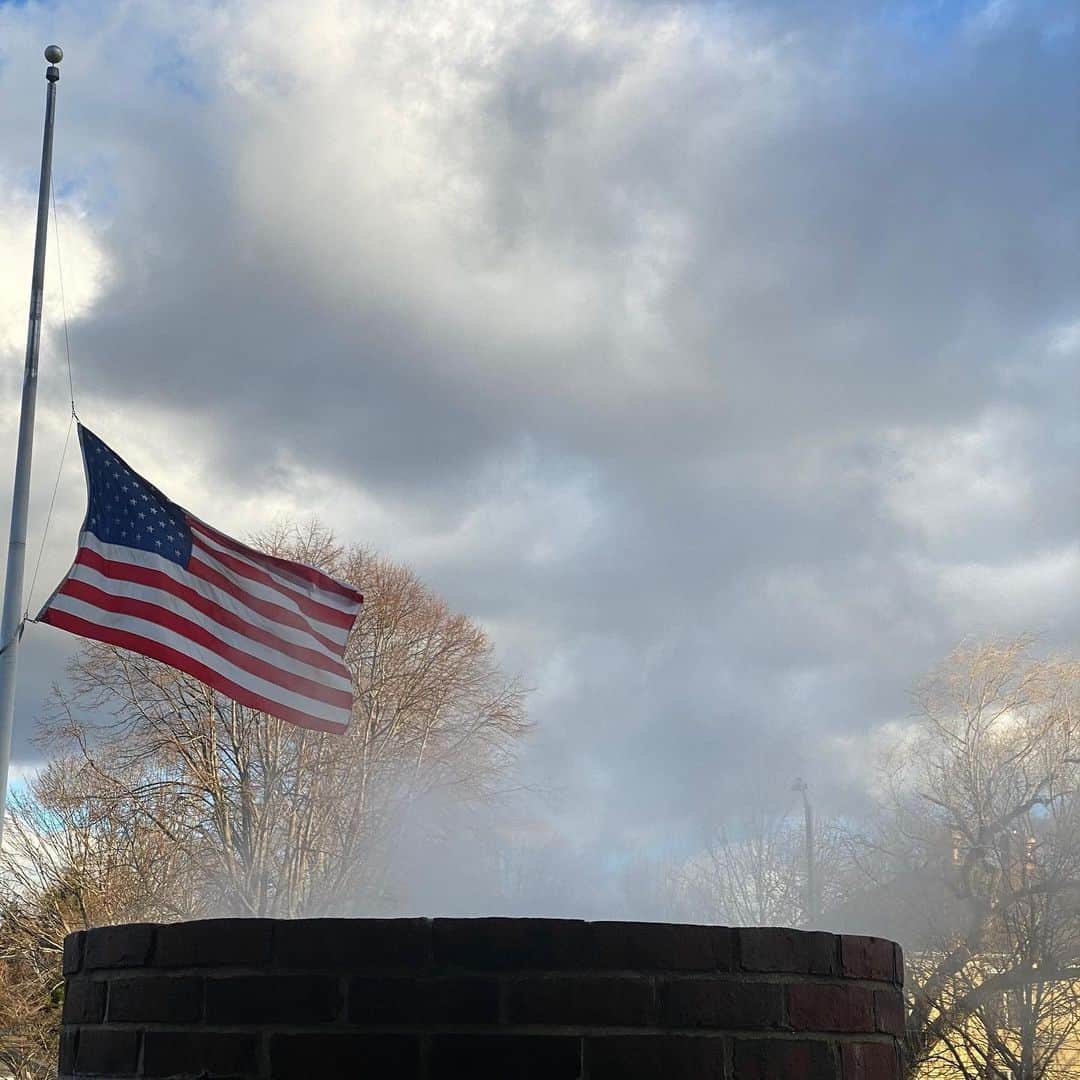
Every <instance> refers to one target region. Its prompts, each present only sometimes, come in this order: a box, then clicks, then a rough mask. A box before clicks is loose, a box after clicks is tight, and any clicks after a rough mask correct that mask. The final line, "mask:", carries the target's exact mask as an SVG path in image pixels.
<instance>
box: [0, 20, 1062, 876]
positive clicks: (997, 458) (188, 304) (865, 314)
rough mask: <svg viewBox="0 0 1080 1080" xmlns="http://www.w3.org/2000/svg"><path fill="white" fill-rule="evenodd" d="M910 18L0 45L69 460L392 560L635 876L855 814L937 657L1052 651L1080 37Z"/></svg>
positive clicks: (38, 656) (83, 31) (33, 674)
mask: <svg viewBox="0 0 1080 1080" xmlns="http://www.w3.org/2000/svg"><path fill="white" fill-rule="evenodd" d="M309 7H310V6H309ZM940 7H941V6H940V5H930V4H928V5H917V4H916V5H912V4H879V5H835V6H834V7H833V8H832V9H831V11H830V12H829V13H828V14H827V15H823V14H822V13H821V10H820V7H819V6H818V5H801V4H783V5H746V6H740V5H728V6H725V7H723V8H720V7H716V6H712V5H695V4H687V5H684V6H679V5H650V4H635V3H629V2H624V3H613V4H598V3H593V2H590V0H574V2H568V3H566V4H564V5H560V6H558V7H557V8H556V7H552V8H547V7H544V8H542V9H540V8H536V7H535V6H531V5H519V4H512V3H508V2H507V3H496V2H494V0H493V2H492V3H491V4H485V5H476V4H470V5H466V6H462V7H461V8H460V9H456V8H447V7H446V6H445V4H428V3H424V2H415V3H412V4H409V5H407V6H406V7H404V8H402V9H401V11H400V13H399V15H398V17H396V18H395V19H394V20H392V21H388V20H387V19H386V18H385V17H384V16H383V15H380V13H379V11H378V10H376V9H375V8H367V7H363V6H360V7H357V8H355V10H350V12H349V13H347V14H346V13H342V12H341V11H339V10H337V9H335V8H334V7H333V6H332V5H326V6H325V8H324V7H322V6H320V5H315V6H314V7H311V10H310V11H308V10H307V9H305V12H304V18H303V20H300V15H299V13H298V12H297V11H296V10H294V8H293V7H291V6H289V5H285V4H276V3H270V4H259V5H247V4H237V5H233V6H230V7H228V8H219V7H216V6H213V5H207V6H205V7H203V6H191V7H189V8H187V9H185V12H184V13H183V14H177V13H172V12H170V11H169V9H168V8H166V7H165V6H157V5H146V6H142V7H140V9H139V11H138V12H132V11H130V10H128V9H121V8H117V9H115V10H113V11H112V12H111V14H110V15H109V16H108V17H104V16H102V15H100V14H98V13H97V11H96V10H95V11H93V12H91V11H90V10H88V9H85V8H83V7H81V6H79V5H63V4H61V5H58V6H56V7H50V8H41V7H33V6H32V7H28V8H19V9H12V8H0V29H2V30H3V31H5V33H4V34H3V41H4V43H5V44H4V55H3V58H2V66H0V82H2V85H3V89H4V91H5V95H8V96H10V99H11V100H12V101H14V102H16V103H17V104H18V108H16V109H13V110H12V112H11V115H9V116H8V117H7V118H6V119H5V120H4V121H3V122H2V126H0V133H2V134H3V135H4V141H3V144H2V145H3V150H0V171H2V175H4V176H6V177H7V178H9V180H10V181H11V183H13V184H14V185H15V187H16V188H20V189H25V188H27V185H28V184H30V182H31V172H30V171H29V167H28V163H29V162H32V161H33V160H34V154H36V149H35V146H34V143H35V139H36V130H35V125H36V124H37V123H38V122H39V120H38V111H37V110H38V109H39V100H38V97H37V95H38V94H39V91H40V86H39V85H38V82H37V77H36V74H35V73H36V71H37V69H36V66H35V65H34V64H33V63H31V62H30V61H29V60H28V59H27V56H30V57H31V59H33V58H34V57H36V51H37V49H38V42H39V39H40V40H41V41H44V39H45V38H46V37H49V36H50V35H52V34H53V30H54V28H55V30H56V33H55V36H57V37H61V36H62V34H61V33H60V31H64V32H65V33H66V34H68V36H69V38H70V41H71V43H72V45H75V46H76V47H73V48H71V49H70V62H69V61H65V69H64V80H63V81H62V82H61V94H62V110H61V114H60V115H61V122H60V130H59V133H58V150H57V162H58V177H59V178H60V181H61V185H62V186H61V191H62V192H64V193H65V194H64V199H63V201H64V205H65V206H66V207H67V208H68V209H66V210H65V213H69V212H70V213H74V212H75V210H76V209H81V210H82V211H83V213H84V217H83V218H81V219H80V220H81V221H82V223H83V227H85V229H86V230H87V233H88V235H89V236H90V237H92V238H93V240H94V242H95V243H96V244H97V245H98V249H99V250H100V251H101V252H102V257H103V259H104V261H105V263H106V264H107V267H108V279H107V283H105V284H103V285H102V291H101V295H100V296H99V297H98V298H97V300H96V301H95V302H94V303H93V304H92V305H89V306H87V307H86V309H85V310H84V311H83V313H82V314H81V316H80V317H79V318H78V319H77V320H76V321H75V322H74V324H73V326H72V334H73V340H74V343H75V345H76V370H77V377H78V383H79V386H80V387H81V388H82V394H81V400H82V403H83V410H84V412H85V413H86V418H87V420H88V422H90V423H91V425H93V424H94V422H95V417H100V418H101V422H102V424H103V425H104V427H105V428H106V430H104V431H103V434H105V435H106V436H107V437H111V438H112V439H113V441H114V442H116V443H117V444H119V445H126V444H127V443H128V442H134V443H135V444H137V446H138V447H140V448H141V449H142V450H143V451H144V452H145V453H146V454H147V455H149V457H150V458H152V460H153V461H154V462H155V464H156V466H157V467H158V468H159V469H161V470H163V472H164V474H165V475H162V476H161V477H155V478H156V479H158V480H159V482H160V483H162V486H166V487H168V484H169V475H170V473H173V474H175V483H176V484H177V485H180V492H179V495H178V497H182V498H188V501H191V499H199V500H204V501H205V504H207V505H208V506H209V509H207V511H206V512H207V513H209V512H210V509H213V508H214V507H221V508H222V510H221V512H222V513H225V514H226V516H228V515H230V514H231V515H232V517H231V519H230V520H226V521H223V522H222V524H224V525H226V526H229V527H233V528H235V529H237V530H238V531H243V530H244V529H245V528H257V527H258V526H259V525H260V524H262V518H263V517H265V516H266V515H269V514H272V513H276V512H277V511H278V510H280V508H281V507H282V506H283V505H285V506H287V507H289V508H294V509H295V508H300V509H307V508H310V509H312V510H320V511H321V512H323V514H324V516H326V517H327V518H328V520H330V521H331V522H332V523H333V524H335V525H337V526H338V528H340V529H341V530H342V531H343V532H346V533H347V534H348V535H349V537H350V538H355V539H357V540H360V541H368V540H370V541H372V542H374V543H377V544H378V545H379V546H380V547H381V548H382V549H383V550H384V551H385V552H386V553H387V554H389V555H392V556H395V557H400V558H402V559H405V560H407V561H410V562H412V563H413V564H414V565H416V566H417V568H418V569H419V571H420V572H421V573H422V574H423V575H424V576H425V578H426V579H428V580H429V581H430V582H431V583H432V584H433V585H435V586H436V587H437V588H439V589H440V590H441V591H442V592H443V593H444V594H445V595H446V596H447V597H448V599H449V600H450V601H451V602H452V603H453V604H455V605H456V606H457V607H459V608H461V609H463V610H465V611H468V612H470V613H473V614H475V615H476V616H477V617H478V618H481V619H483V620H484V621H485V623H486V624H487V625H489V626H490V627H491V629H492V632H493V634H494V636H495V638H496V640H497V642H498V644H499V647H500V649H501V651H502V653H503V655H504V657H505V660H506V663H507V665H508V666H509V667H511V668H513V669H515V670H520V671H521V672H522V674H523V676H524V677H525V679H526V680H527V681H528V682H530V683H531V684H532V685H534V686H535V687H536V688H537V690H536V694H535V697H534V707H533V713H534V718H535V719H536V721H537V723H538V731H537V734H536V736H535V738H534V740H533V743H532V745H531V748H530V750H529V752H528V755H527V758H526V771H527V775H528V776H529V778H530V779H532V780H534V781H535V782H536V783H538V784H541V785H543V786H545V787H549V788H551V789H554V791H555V792H556V795H555V800H554V804H553V805H552V806H550V807H548V808H547V809H542V810H538V811H537V813H538V814H540V815H541V816H544V815H545V814H547V815H550V819H551V821H552V822H556V823H557V826H555V825H553V826H552V827H553V828H555V827H557V829H558V830H561V832H560V835H561V836H563V839H564V842H565V844H567V845H569V846H570V847H573V849H574V850H575V851H576V852H578V854H580V853H581V852H582V851H585V850H587V851H590V852H593V853H595V852H597V851H604V852H619V851H631V850H632V849H633V848H634V847H635V846H636V845H638V844H639V843H640V842H641V839H640V838H641V836H643V835H651V836H655V837H662V836H665V835H668V836H672V837H674V836H679V835H683V834H685V833H686V831H687V830H691V831H692V829H693V828H694V827H696V826H695V823H696V822H699V821H700V819H702V818H703V817H706V816H708V815H712V814H716V813H721V812H723V811H724V809H725V808H730V807H731V806H733V805H737V804H738V802H739V800H740V799H741V798H742V797H743V794H742V793H744V792H745V791H746V790H747V789H748V788H749V787H753V788H757V789H760V788H761V787H762V785H768V784H774V785H779V787H778V791H781V792H783V791H786V788H787V786H788V785H789V783H790V779H789V778H790V776H791V775H793V774H794V773H795V772H801V773H803V774H804V775H806V776H807V777H808V778H809V779H810V780H811V782H812V783H813V784H814V785H815V787H816V789H817V790H818V791H820V792H822V795H823V797H824V798H825V799H826V801H830V802H831V803H832V805H833V806H835V807H842V806H845V805H851V804H852V801H853V800H857V799H858V798H859V797H860V792H859V780H858V767H857V760H856V759H852V758H851V755H857V754H858V753H859V751H858V749H857V748H858V747H859V746H860V745H862V743H861V742H860V737H862V736H866V737H869V736H871V735H872V734H873V733H874V732H875V731H876V730H877V729H878V728H879V727H880V725H882V724H883V723H885V722H887V721H890V720H895V719H898V718H901V719H902V718H903V717H904V716H906V715H907V713H908V711H909V709H910V705H909V701H908V697H907V692H906V688H907V687H908V686H909V685H910V684H911V682H912V681H913V679H914V678H916V677H917V676H918V675H919V674H920V673H921V671H922V670H924V669H925V668H926V667H927V666H928V665H929V664H931V663H933V662H934V661H935V660H936V659H937V658H938V657H939V656H940V655H941V654H942V653H943V652H944V651H945V650H946V649H947V648H948V647H949V645H950V644H951V643H952V641H953V640H954V639H955V638H956V637H957V636H958V635H960V634H963V633H967V632H1011V631H1015V630H1024V629H1035V630H1042V631H1044V632H1046V633H1047V635H1048V636H1049V638H1050V639H1051V640H1053V641H1058V642H1063V643H1069V642H1071V641H1074V640H1075V637H1076V632H1077V630H1078V625H1077V619H1076V616H1075V614H1074V613H1073V611H1072V610H1070V605H1069V604H1067V603H1065V602H1063V597H1064V596H1066V595H1067V590H1068V589H1069V588H1073V589H1075V588H1076V586H1077V585H1080V554H1078V550H1080V549H1078V548H1077V545H1076V542H1075V539H1074V538H1075V537H1076V535H1077V526H1078V525H1080V521H1078V520H1077V518H1078V512H1077V510H1076V509H1075V507H1074V504H1075V500H1072V499H1071V497H1070V493H1071V492H1072V491H1074V490H1075V489H1076V486H1077V481H1078V480H1080V475H1078V472H1080V470H1078V469H1077V466H1076V465H1075V460H1076V454H1075V449H1076V446H1077V442H1078V436H1077V427H1076V421H1075V419H1074V417H1075V416H1076V415H1077V410H1076V408H1075V406H1076V404H1077V397H1078V394H1080V378H1078V376H1077V374H1076V372H1077V368H1076V364H1075V359H1076V356H1077V354H1078V353H1080V330H1076V329H1073V330H1072V331H1071V336H1070V330H1069V327H1075V326H1078V325H1080V302H1078V301H1077V297H1078V296H1080V290H1078V285H1080V254H1078V252H1080V236H1078V228H1080V226H1078V224H1077V223H1078V222H1080V194H1078V192H1080V182H1078V181H1080V149H1078V148H1080V139H1078V138H1077V135H1078V134H1080V132H1078V127H1080V112H1078V110H1077V108H1076V103H1075V71H1076V67H1077V61H1078V60H1080V55H1078V54H1080V36H1078V35H1080V31H1078V29H1077V25H1076V20H1075V17H1074V16H1073V15H1072V14H1071V11H1070V7H1069V6H1068V5H1066V4H1056V3H1052V2H1051V3H1044V4H1041V5H1032V6H1030V7H1028V8H1024V9H1023V10H1021V9H1020V8H1019V7H1018V6H1017V7H1015V8H1010V7H1008V6H1004V5H1000V4H999V5H990V6H988V7H983V8H980V6H979V5H976V4H972V5H968V6H966V7H964V8H963V10H962V12H960V13H953V14H950V16H949V17H948V18H946V16H945V15H944V13H943V12H942V11H941V10H940ZM335 12H336V14H335ZM935 13H936V14H935ZM80 42H84V43H85V44H84V45H79V44H78V43H80ZM80 50H81V53H80ZM16 120H17V122H16ZM27 131H29V134H27ZM31 136H33V137H31ZM12 212H14V210H12ZM15 363H16V361H15V360H14V359H13V360H12V364H13V365H14V364H15ZM13 371H14V369H13ZM53 378H55V381H54V382H51V383H49V384H48V387H51V391H50V392H52V399H51V400H52V401H53V407H54V408H55V407H56V399H57V398H59V399H61V400H62V389H63V387H62V384H61V382H60V381H59V379H58V377H53ZM4 379H5V382H4V386H5V392H6V393H8V394H9V395H10V394H11V393H12V387H13V386H14V385H15V381H14V376H13V373H12V372H9V373H8V374H7V375H5V376H4ZM61 427H62V425H61ZM170 455H172V457H170ZM177 455H187V456H186V457H185V459H184V460H183V461H182V462H176V461H175V460H173V459H174V458H175V456H177ZM327 492H332V493H333V495H332V496H330V495H327ZM236 493H245V494H246V495H247V500H246V501H245V502H244V503H243V504H242V506H241V507H239V508H236V507H234V508H232V509H230V508H229V502H230V495H233V494H236ZM5 498H6V496H5ZM64 499H65V500H66V504H65V505H68V506H69V507H70V508H69V509H68V511H67V518H68V520H67V521H66V522H65V526H69V525H70V523H71V521H72V520H77V515H78V507H77V504H78V499H79V493H78V484H77V481H73V482H72V483H70V484H68V483H65V487H64ZM193 508H194V509H200V508H201V507H200V506H193ZM252 517H254V518H255V519H257V520H251V519H252ZM64 543H68V541H66V540H63V541H59V540H58V541H56V543H55V544H53V545H51V546H50V547H49V549H48V552H49V553H48V560H49V562H48V564H47V565H48V566H49V567H50V569H51V570H52V571H54V572H56V571H58V569H59V568H61V567H62V563H63V557H64V550H65V549H64V546H63V545H64ZM44 634H45V632H44V631H42V632H41V636H42V642H44ZM63 648H64V646H62V645H58V644H56V643H55V642H54V640H53V639H52V638H50V639H49V640H48V643H39V642H38V641H36V640H35V642H33V643H32V645H31V647H30V649H29V650H28V653H29V660H28V664H27V668H26V670H25V671H24V683H23V689H22V691H21V693H20V711H21V713H23V714H25V713H26V712H28V711H30V710H31V708H32V705H31V699H32V695H33V694H38V696H39V697H40V691H41V687H42V683H43V681H44V680H45V679H46V678H47V677H54V676H55V675H56V668H57V665H58V660H59V654H60V653H61V652H62V650H63ZM46 673H48V675H47V674H46ZM852 736H855V737H856V738H855V740H854V741H853V742H852V741H850V740H851V737H852ZM838 737H843V738H844V739H847V740H849V741H847V742H845V743H844V744H843V745H844V746H845V747H847V749H846V750H845V754H847V755H848V758H849V759H848V760H838V759H837V758H836V757H835V756H833V755H835V754H836V753H837V751H836V746H837V745H838V744H837V742H836V738H838ZM566 857H567V858H570V855H569V854H568V855H567V856H566ZM575 857H577V856H575ZM592 865H598V864H597V863H596V861H595V860H594V861H593V863H592ZM466 891H467V890H466Z"/></svg>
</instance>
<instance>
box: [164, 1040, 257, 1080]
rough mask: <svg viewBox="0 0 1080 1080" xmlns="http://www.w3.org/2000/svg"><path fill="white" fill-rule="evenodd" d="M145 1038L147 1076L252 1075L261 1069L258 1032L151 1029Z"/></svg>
mask: <svg viewBox="0 0 1080 1080" xmlns="http://www.w3.org/2000/svg"><path fill="white" fill-rule="evenodd" d="M143 1041H144V1043H145V1046H144V1048H143V1075H144V1076H172V1075H175V1074H177V1073H196V1074H198V1075H200V1076H203V1077H211V1076H212V1077H219V1076H220V1077H226V1076H230V1075H240V1076H243V1075H247V1076H253V1075H254V1074H255V1073H256V1071H257V1069H258V1057H259V1037H258V1036H257V1035H234V1034H227V1035H224V1034H216V1033H207V1032H198V1031H190V1032H189V1031H148V1032H146V1034H145V1035H144V1036H143Z"/></svg>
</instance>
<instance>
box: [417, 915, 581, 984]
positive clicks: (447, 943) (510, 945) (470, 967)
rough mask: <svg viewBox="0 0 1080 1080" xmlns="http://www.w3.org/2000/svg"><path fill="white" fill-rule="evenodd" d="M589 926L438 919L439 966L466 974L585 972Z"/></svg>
mask: <svg viewBox="0 0 1080 1080" xmlns="http://www.w3.org/2000/svg"><path fill="white" fill-rule="evenodd" d="M587 932H588V924H587V923H584V922H580V921H578V920H574V919H436V920H435V921H434V922H433V923H432V933H433V938H432V944H433V947H434V958H435V964H436V966H438V967H441V968H455V969H461V970H465V971H509V970H514V971H528V970H532V971H560V970H565V969H567V968H577V967H581V966H583V958H584V957H585V955H586V952H585V946H586V940H587V937H586V935H587Z"/></svg>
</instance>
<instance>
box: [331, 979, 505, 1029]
mask: <svg viewBox="0 0 1080 1080" xmlns="http://www.w3.org/2000/svg"><path fill="white" fill-rule="evenodd" d="M498 1020H499V986H498V983H497V982H495V980H494V979H485V978H478V979H470V978H461V977H449V978H432V979H399V978H377V977H371V976H357V977H356V978H354V979H353V980H352V981H351V982H350V983H349V1022H350V1023H352V1024H415V1023H429V1024H494V1023H498Z"/></svg>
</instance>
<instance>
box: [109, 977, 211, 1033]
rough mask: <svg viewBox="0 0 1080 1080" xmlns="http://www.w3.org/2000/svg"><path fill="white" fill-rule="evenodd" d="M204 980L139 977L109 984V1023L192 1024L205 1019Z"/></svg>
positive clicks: (114, 980)
mask: <svg viewBox="0 0 1080 1080" xmlns="http://www.w3.org/2000/svg"><path fill="white" fill-rule="evenodd" d="M202 990H203V983H202V979H198V978H195V977H194V976H191V975H181V976H175V977H172V978H170V977H169V976H167V975H166V976H153V975H140V976H138V977H136V978H133V979H113V980H112V981H111V982H110V983H109V1023H110V1024H114V1023H117V1022H120V1023H125V1022H126V1023H131V1022H133V1021H150V1022H156V1023H159V1024H190V1023H194V1022H195V1021H198V1020H201V1019H202Z"/></svg>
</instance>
